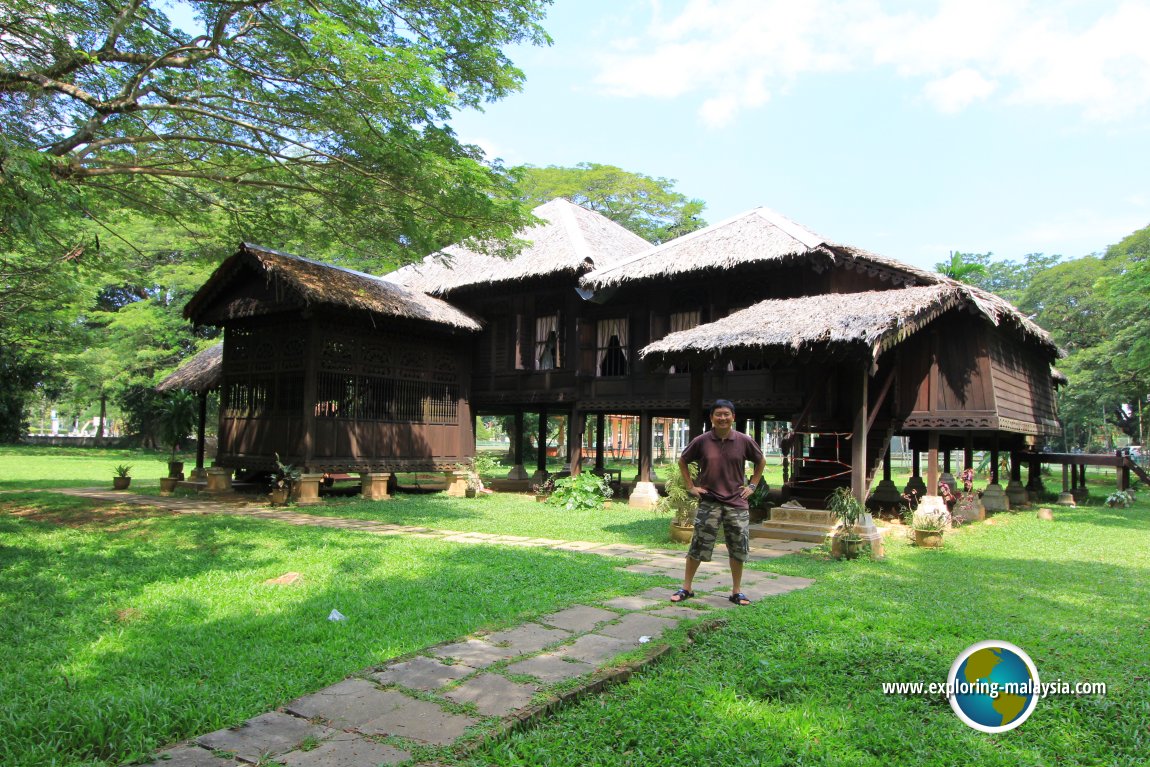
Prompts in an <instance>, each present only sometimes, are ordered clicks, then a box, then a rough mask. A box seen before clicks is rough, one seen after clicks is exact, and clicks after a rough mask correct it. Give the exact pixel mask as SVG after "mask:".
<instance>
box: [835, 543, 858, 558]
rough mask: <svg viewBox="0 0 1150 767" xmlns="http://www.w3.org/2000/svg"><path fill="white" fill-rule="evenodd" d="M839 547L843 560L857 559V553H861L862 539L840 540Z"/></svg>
mask: <svg viewBox="0 0 1150 767" xmlns="http://www.w3.org/2000/svg"><path fill="white" fill-rule="evenodd" d="M839 547H840V548H839V551H840V552H842V558H843V559H858V556H859V552H860V551H862V547H863V540H862V538H840V539H839Z"/></svg>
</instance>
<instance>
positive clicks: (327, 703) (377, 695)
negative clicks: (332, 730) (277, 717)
mask: <svg viewBox="0 0 1150 767" xmlns="http://www.w3.org/2000/svg"><path fill="white" fill-rule="evenodd" d="M390 708H391V702H390V698H388V697H387V695H385V694H384V691H383V690H380V689H379V688H378V687H376V686H375V685H374V684H372V683H371V682H369V681H367V680H366V679H345V680H343V681H342V682H339V683H338V684H333V685H332V686H331V687H328V688H326V689H323V690H320V691H319V692H316V693H312V694H311V695H305V696H304V697H302V698H299V699H298V700H294V701H292V702H291V703H289V704H288V705H287V710H288V711H289V712H291V713H293V714H295V715H296V716H301V717H303V718H304V719H314V718H316V717H319V718H322V719H325V720H327V721H328V722H330V723H331V724H332V725H333V726H335V727H338V728H340V729H347V728H354V727H358V726H359V725H361V724H363V723H364V722H367V721H369V720H371V719H375V718H376V717H377V716H380V715H382V714H383V713H384V712H386V711H389V710H390Z"/></svg>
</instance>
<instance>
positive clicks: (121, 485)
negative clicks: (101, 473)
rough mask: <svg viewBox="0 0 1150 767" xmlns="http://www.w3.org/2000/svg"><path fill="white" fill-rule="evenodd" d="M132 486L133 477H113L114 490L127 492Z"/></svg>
mask: <svg viewBox="0 0 1150 767" xmlns="http://www.w3.org/2000/svg"><path fill="white" fill-rule="evenodd" d="M130 484H132V478H131V477H112V489H113V490H127V489H128V485H130Z"/></svg>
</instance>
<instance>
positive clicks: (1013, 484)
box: [1006, 479, 1030, 509]
mask: <svg viewBox="0 0 1150 767" xmlns="http://www.w3.org/2000/svg"><path fill="white" fill-rule="evenodd" d="M1006 498H1007V500H1009V501H1010V508H1012V509H1017V508H1018V507H1020V506H1026V505H1028V504H1029V503H1030V494H1029V493H1028V492H1026V488H1025V487H1023V486H1022V483H1021V482H1019V481H1018V480H1017V479H1012V480H1010V483H1009V484H1007V486H1006Z"/></svg>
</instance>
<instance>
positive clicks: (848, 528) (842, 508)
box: [827, 487, 866, 536]
mask: <svg viewBox="0 0 1150 767" xmlns="http://www.w3.org/2000/svg"><path fill="white" fill-rule="evenodd" d="M827 511H829V512H830V513H831V515H832V516H833V517H834V518H835V519H837V520H838V521H839V522H841V523H842V525H843V529H844V531H845V532H846V534H847V535H848V536H850V535H852V534H853V532H854V526H855V525H856V524H858V522H859V520H861V519H862V517H863V514H865V513H866V508H865V507H864V506H863V505H862V503H860V502H859V499H858V498H855V496H854V493H852V492H851V489H850V488H849V487H836V488H835V489H834V491H833V492H831V494H830V495H828V496H827Z"/></svg>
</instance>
